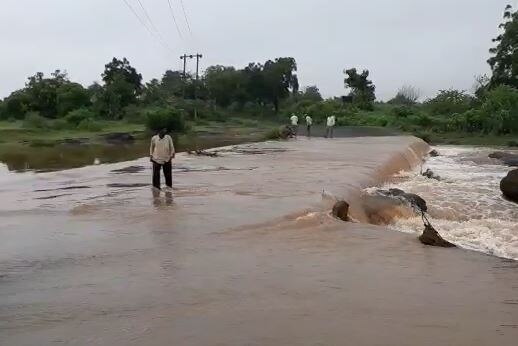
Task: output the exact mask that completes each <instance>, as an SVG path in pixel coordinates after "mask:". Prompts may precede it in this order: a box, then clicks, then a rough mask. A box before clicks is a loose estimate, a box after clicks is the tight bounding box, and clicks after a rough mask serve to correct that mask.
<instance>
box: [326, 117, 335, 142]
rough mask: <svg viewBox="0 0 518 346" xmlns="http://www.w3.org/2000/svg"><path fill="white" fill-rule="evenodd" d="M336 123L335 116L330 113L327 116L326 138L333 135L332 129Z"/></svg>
mask: <svg viewBox="0 0 518 346" xmlns="http://www.w3.org/2000/svg"><path fill="white" fill-rule="evenodd" d="M335 125H336V117H335V116H334V115H330V116H328V117H327V126H326V138H333V137H334V130H335Z"/></svg>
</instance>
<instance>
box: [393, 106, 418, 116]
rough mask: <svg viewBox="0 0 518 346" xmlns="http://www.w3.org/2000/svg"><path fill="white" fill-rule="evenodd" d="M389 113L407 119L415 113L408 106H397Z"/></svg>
mask: <svg viewBox="0 0 518 346" xmlns="http://www.w3.org/2000/svg"><path fill="white" fill-rule="evenodd" d="M391 113H392V114H393V115H394V116H396V117H400V118H407V117H409V116H411V115H413V114H415V113H417V112H416V111H415V109H413V108H412V107H409V106H397V107H394V108H392V110H391Z"/></svg>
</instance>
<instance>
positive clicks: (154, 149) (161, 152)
mask: <svg viewBox="0 0 518 346" xmlns="http://www.w3.org/2000/svg"><path fill="white" fill-rule="evenodd" d="M149 154H150V159H151V162H152V163H153V186H154V187H155V188H157V189H159V190H160V189H161V186H160V170H163V171H164V176H165V184H166V185H167V187H169V188H172V187H173V167H172V163H171V160H172V159H174V157H175V156H176V152H175V149H174V144H173V139H172V138H171V136H169V135H168V134H167V129H162V130H160V132H158V134H157V135H156V136H153V138H151V147H150V149H149Z"/></svg>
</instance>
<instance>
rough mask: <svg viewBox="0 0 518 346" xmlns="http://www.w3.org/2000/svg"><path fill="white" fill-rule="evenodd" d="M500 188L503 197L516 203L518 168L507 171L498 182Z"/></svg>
mask: <svg viewBox="0 0 518 346" xmlns="http://www.w3.org/2000/svg"><path fill="white" fill-rule="evenodd" d="M500 190H502V193H503V194H504V196H505V197H507V198H509V199H510V200H511V201H514V202H517V203H518V169H515V170H514V171H511V172H509V174H507V176H506V177H505V178H504V179H502V181H501V182H500Z"/></svg>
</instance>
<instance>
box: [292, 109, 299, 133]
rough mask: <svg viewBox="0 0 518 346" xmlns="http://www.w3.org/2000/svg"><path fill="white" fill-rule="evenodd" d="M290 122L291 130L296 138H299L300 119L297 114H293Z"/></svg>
mask: <svg viewBox="0 0 518 346" xmlns="http://www.w3.org/2000/svg"><path fill="white" fill-rule="evenodd" d="M290 121H291V130H292V132H293V133H294V134H295V136H297V134H298V133H299V117H298V116H296V115H295V114H292V115H291V118H290Z"/></svg>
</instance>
